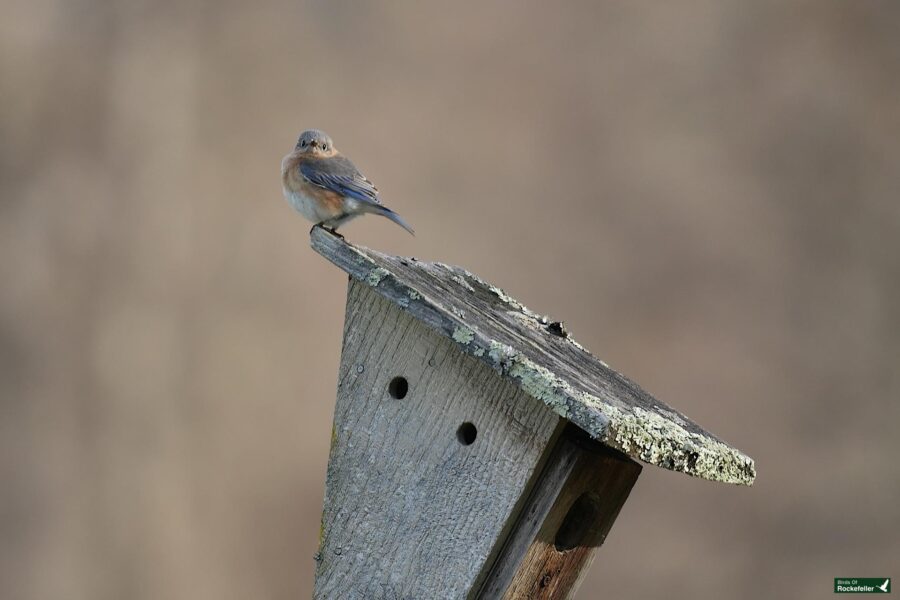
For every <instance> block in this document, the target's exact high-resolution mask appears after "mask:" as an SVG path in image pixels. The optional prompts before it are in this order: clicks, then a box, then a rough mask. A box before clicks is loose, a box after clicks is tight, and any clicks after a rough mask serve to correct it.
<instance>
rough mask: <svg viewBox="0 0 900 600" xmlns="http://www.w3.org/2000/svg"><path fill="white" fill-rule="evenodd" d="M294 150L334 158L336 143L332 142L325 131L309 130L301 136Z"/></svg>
mask: <svg viewBox="0 0 900 600" xmlns="http://www.w3.org/2000/svg"><path fill="white" fill-rule="evenodd" d="M294 150H295V151H298V152H302V153H304V154H313V155H316V156H332V155H333V154H334V142H332V141H331V138H330V137H328V134H327V133H325V132H324V131H320V130H318V129H307V130H306V131H304V132H303V133H301V134H300V138H299V139H298V140H297V145H296V146H294Z"/></svg>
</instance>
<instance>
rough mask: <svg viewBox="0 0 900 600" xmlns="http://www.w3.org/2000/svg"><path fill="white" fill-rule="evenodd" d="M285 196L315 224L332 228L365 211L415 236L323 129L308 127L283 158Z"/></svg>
mask: <svg viewBox="0 0 900 600" xmlns="http://www.w3.org/2000/svg"><path fill="white" fill-rule="evenodd" d="M281 185H282V189H283V191H284V197H285V198H286V199H287V201H288V203H290V205H291V206H293V207H294V209H295V210H296V211H297V212H299V213H300V214H301V215H303V216H304V217H306V218H307V219H308V220H310V221H312V222H313V223H314V225H313V228H315V227H316V226H320V227H323V228H325V229H328V230H330V231H331V232H332V233H334V234H335V235H338V236H340V237H343V236H341V235H340V234H339V233H337V228H338V227H340V226H341V225H343V224H344V223H346V222H347V221H349V220H351V219H355V218H356V217H358V216H360V215H364V214H375V215H381V216H382V217H386V218H388V219H390V220H391V221H393V222H394V223H396V224H397V225H399V226H400V227H402V228H403V229H405V230H406V231H408V232H409V233H410V234H412V235H415V231H413V228H412V227H410V226H409V224H408V223H407V222H406V221H404V220H403V219H402V218H401V217H400V215H398V214H397V213H395V212H394V211H392V210H391V209H389V208H388V207H387V206H385V205H383V204H382V203H381V200H380V199H379V198H378V189H377V188H376V187H375V186H374V185H373V184H372V182H371V181H369V179H368V178H367V177H366V176H365V175H363V174H362V173H360V172H359V170H358V169H357V168H356V165H354V164H353V163H352V162H350V159H348V158H347V157H345V156H344V155H343V154H341V153H340V152H338V150H337V148H335V147H334V142H332V141H331V138H330V137H329V136H328V134H327V133H325V132H324V131H320V130H318V129H307V130H306V131H304V132H303V133H301V134H300V137H299V138H298V139H297V145H296V146H294V150H293V151H292V152H291V153H290V154H288V155H287V156H285V157H284V158H283V159H282V161H281Z"/></svg>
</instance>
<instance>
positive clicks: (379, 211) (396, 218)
mask: <svg viewBox="0 0 900 600" xmlns="http://www.w3.org/2000/svg"><path fill="white" fill-rule="evenodd" d="M366 210H367V211H368V212H371V213H374V214H376V215H381V216H382V217H387V218H388V219H390V220H391V221H393V222H394V223H396V224H397V225H399V226H400V227H402V228H403V229H405V230H406V231H408V232H409V233H410V235H416V232H415V231H414V230H413V228H412V227H410V226H409V223H407V222H406V221H404V220H403V218H402V217H401V216H400V215H398V214H397V213H395V212H394V211H392V210H391V209H389V208H388V207H387V206H384V205H381V204H367V205H366Z"/></svg>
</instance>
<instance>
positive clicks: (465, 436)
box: [456, 421, 478, 446]
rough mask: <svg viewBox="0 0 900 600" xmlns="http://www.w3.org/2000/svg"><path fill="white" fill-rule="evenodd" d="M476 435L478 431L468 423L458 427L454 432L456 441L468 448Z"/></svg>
mask: <svg viewBox="0 0 900 600" xmlns="http://www.w3.org/2000/svg"><path fill="white" fill-rule="evenodd" d="M477 435H478V430H477V429H475V426H474V425H472V424H471V423H469V422H468V421H466V422H465V423H463V424H462V425H460V426H459V429H457V430H456V439H458V440H459V443H460V444H462V445H463V446H468V445H469V444H471V443H472V442H474V441H475V437H476V436H477Z"/></svg>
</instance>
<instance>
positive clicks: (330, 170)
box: [299, 156, 381, 204]
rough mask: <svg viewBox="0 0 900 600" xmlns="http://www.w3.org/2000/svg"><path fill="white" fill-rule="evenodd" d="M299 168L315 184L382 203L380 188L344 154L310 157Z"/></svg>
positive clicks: (357, 197) (364, 200)
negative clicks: (379, 197)
mask: <svg viewBox="0 0 900 600" xmlns="http://www.w3.org/2000/svg"><path fill="white" fill-rule="evenodd" d="M299 169H300V174H301V175H303V178H304V179H306V180H307V181H308V182H310V183H311V184H313V185H317V186H319V187H321V188H325V189H326V190H330V191H332V192H336V193H338V194H341V195H342V196H346V197H348V198H353V199H355V200H359V201H360V202H366V203H369V204H381V202H380V201H379V200H378V189H377V188H376V187H375V186H374V185H373V184H372V182H371V181H369V180H368V179H366V178H365V176H364V175H363V174H362V173H360V172H359V171H358V170H357V169H356V167H355V166H354V165H353V163H352V162H350V161H349V160H348V159H346V158H344V157H343V156H334V157H331V158H309V159H306V160H304V161H302V162H301V163H300V165H299Z"/></svg>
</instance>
